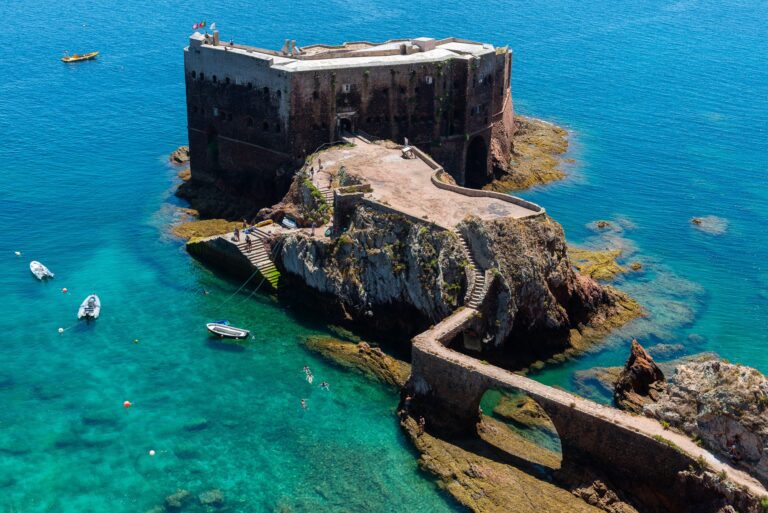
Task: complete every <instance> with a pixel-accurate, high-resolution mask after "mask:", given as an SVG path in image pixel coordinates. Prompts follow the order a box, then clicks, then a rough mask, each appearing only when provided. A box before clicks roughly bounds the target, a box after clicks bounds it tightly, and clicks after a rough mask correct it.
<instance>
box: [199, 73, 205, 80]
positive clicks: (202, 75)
mask: <svg viewBox="0 0 768 513" xmlns="http://www.w3.org/2000/svg"><path fill="white" fill-rule="evenodd" d="M200 80H205V73H203V72H200Z"/></svg>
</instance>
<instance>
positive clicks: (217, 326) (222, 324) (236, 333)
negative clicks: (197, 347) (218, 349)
mask: <svg viewBox="0 0 768 513" xmlns="http://www.w3.org/2000/svg"><path fill="white" fill-rule="evenodd" d="M205 327H206V328H208V331H210V332H211V333H213V334H214V335H216V336H219V337H221V338H248V335H250V334H251V332H250V331H248V330H244V329H242V328H235V327H234V326H230V325H229V323H228V322H226V321H219V322H209V323H208V324H206V325H205Z"/></svg>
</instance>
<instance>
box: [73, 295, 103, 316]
mask: <svg viewBox="0 0 768 513" xmlns="http://www.w3.org/2000/svg"><path fill="white" fill-rule="evenodd" d="M100 313H101V300H100V299H99V296H97V295H96V294H91V295H90V296H88V297H87V298H85V301H83V302H82V303H81V304H80V309H78V311H77V318H78V319H98V318H99V314H100Z"/></svg>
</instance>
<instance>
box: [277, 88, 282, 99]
mask: <svg viewBox="0 0 768 513" xmlns="http://www.w3.org/2000/svg"><path fill="white" fill-rule="evenodd" d="M282 95H283V92H282V91H281V90H280V89H278V90H277V97H278V98H280V97H281V96H282Z"/></svg>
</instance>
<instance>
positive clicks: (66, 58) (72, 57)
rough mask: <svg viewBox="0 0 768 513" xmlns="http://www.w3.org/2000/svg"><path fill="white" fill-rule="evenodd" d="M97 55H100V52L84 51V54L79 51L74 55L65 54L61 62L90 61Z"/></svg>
mask: <svg viewBox="0 0 768 513" xmlns="http://www.w3.org/2000/svg"><path fill="white" fill-rule="evenodd" d="M97 55H99V52H90V53H84V54H82V55H81V54H79V53H76V54H74V55H65V56H64V57H62V58H61V62H80V61H89V60H91V59H95V58H96V56H97Z"/></svg>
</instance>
